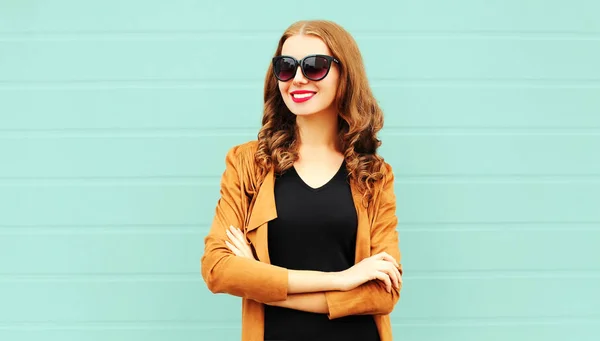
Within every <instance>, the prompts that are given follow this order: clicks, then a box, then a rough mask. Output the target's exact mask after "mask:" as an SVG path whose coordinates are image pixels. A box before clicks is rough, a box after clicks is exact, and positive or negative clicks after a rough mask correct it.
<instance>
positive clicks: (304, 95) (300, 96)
mask: <svg viewBox="0 0 600 341" xmlns="http://www.w3.org/2000/svg"><path fill="white" fill-rule="evenodd" d="M312 95H314V93H306V94H292V96H293V97H294V98H306V97H310V96H312Z"/></svg>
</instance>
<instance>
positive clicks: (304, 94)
mask: <svg viewBox="0 0 600 341" xmlns="http://www.w3.org/2000/svg"><path fill="white" fill-rule="evenodd" d="M316 94H317V93H316V92H315V91H310V90H295V91H292V92H290V95H291V97H292V101H294V102H295V103H302V102H306V101H308V100H309V99H311V98H313V96H314V95H316Z"/></svg>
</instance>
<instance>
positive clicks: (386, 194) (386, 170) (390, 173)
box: [376, 161, 395, 199]
mask: <svg viewBox="0 0 600 341" xmlns="http://www.w3.org/2000/svg"><path fill="white" fill-rule="evenodd" d="M379 172H381V174H382V177H381V179H379V181H378V186H376V188H377V189H378V190H377V192H378V193H377V195H376V196H377V197H378V198H379V199H384V198H394V197H395V194H394V181H395V176H394V169H393V167H392V165H391V164H389V163H388V162H385V161H383V162H382V163H381V167H380V169H379Z"/></svg>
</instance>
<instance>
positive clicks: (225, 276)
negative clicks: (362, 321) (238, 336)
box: [201, 141, 402, 341]
mask: <svg viewBox="0 0 600 341" xmlns="http://www.w3.org/2000/svg"><path fill="white" fill-rule="evenodd" d="M257 148H258V142H257V141H250V142H246V143H244V144H241V145H237V146H235V147H233V148H231V149H230V150H229V152H228V153H227V156H226V158H225V163H226V168H225V172H224V173H223V176H222V178H221V197H220V199H219V201H218V203H217V207H216V213H215V217H214V220H213V223H212V226H211V229H210V232H209V233H208V235H207V236H206V238H205V240H204V242H205V249H204V255H203V256H202V259H201V272H202V277H203V278H204V281H205V282H206V284H207V286H208V288H209V290H210V291H211V292H213V293H227V294H230V295H234V296H239V297H242V341H263V332H264V310H263V309H264V303H267V302H277V301H284V300H286V298H287V295H288V293H287V286H288V270H287V269H285V268H283V267H279V266H275V265H271V264H270V261H269V252H268V249H267V226H268V222H269V221H270V220H273V219H275V218H276V217H277V210H276V208H275V196H274V182H275V178H274V171H273V170H271V171H270V172H269V173H268V175H267V177H266V178H265V179H264V181H263V183H262V185H261V186H260V189H258V188H257V186H256V184H255V179H256V167H255V165H254V153H255V152H256V150H257ZM383 172H384V178H383V179H382V180H380V181H379V182H378V183H377V184H376V186H375V193H374V197H373V201H372V203H371V204H370V205H369V208H366V207H365V206H363V205H362V204H361V198H362V195H361V194H360V193H359V192H358V189H357V185H356V183H355V180H353V178H352V180H351V181H350V184H351V190H352V196H353V198H354V203H355V207H356V211H357V213H358V228H357V240H356V259H355V263H358V262H359V261H361V260H362V259H364V258H367V257H369V256H371V255H374V254H377V253H379V252H382V251H385V252H387V253H389V254H390V255H391V256H392V257H394V258H395V259H396V260H398V262H399V263H401V255H400V248H399V239H398V232H397V231H396V225H397V222H398V219H397V217H396V212H395V211H396V198H395V195H394V189H393V188H394V175H393V172H392V168H391V166H390V165H389V164H387V163H385V167H384V169H383ZM230 225H233V226H234V227H238V228H240V229H242V230H243V231H244V234H245V236H246V237H247V240H248V241H249V242H250V243H251V247H252V249H253V251H254V253H255V255H256V256H257V259H258V261H256V260H253V259H249V258H244V257H239V256H236V255H234V254H233V253H232V252H231V251H230V250H229V249H228V247H227V246H226V245H225V241H226V240H228V237H227V235H226V232H225V231H226V229H227V228H228V227H229V226H230ZM399 270H400V273H402V265H400V267H399ZM392 288H393V286H392ZM325 295H326V299H327V305H328V307H329V312H328V317H329V319H335V318H339V317H342V316H347V315H367V314H368V315H374V319H375V323H376V325H377V329H378V330H379V335H380V337H381V341H392V327H391V323H390V316H389V314H390V313H391V312H392V310H393V309H394V306H395V305H396V302H397V301H398V299H399V298H400V290H396V289H392V291H391V292H390V293H388V292H387V291H386V289H385V285H384V284H383V283H382V282H381V281H379V280H372V281H369V282H366V283H364V284H362V285H360V286H358V287H357V288H355V289H352V290H349V291H327V292H325Z"/></svg>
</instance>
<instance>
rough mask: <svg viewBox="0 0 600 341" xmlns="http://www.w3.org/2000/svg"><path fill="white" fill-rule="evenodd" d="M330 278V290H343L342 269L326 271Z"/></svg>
mask: <svg viewBox="0 0 600 341" xmlns="http://www.w3.org/2000/svg"><path fill="white" fill-rule="evenodd" d="M328 274H329V276H330V279H329V281H330V282H331V286H332V287H331V290H340V291H343V289H344V279H343V278H344V276H343V271H337V272H328Z"/></svg>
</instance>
